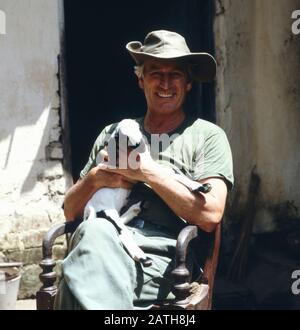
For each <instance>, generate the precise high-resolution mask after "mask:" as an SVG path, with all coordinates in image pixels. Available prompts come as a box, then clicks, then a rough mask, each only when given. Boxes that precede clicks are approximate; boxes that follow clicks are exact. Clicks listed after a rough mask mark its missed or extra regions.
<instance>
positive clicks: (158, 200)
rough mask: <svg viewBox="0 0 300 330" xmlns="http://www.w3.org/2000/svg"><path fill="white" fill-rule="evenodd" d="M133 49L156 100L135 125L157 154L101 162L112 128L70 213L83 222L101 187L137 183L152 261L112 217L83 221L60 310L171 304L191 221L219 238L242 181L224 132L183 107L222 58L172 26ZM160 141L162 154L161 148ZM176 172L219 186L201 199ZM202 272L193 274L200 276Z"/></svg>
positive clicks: (68, 203) (74, 194)
mask: <svg viewBox="0 0 300 330" xmlns="http://www.w3.org/2000/svg"><path fill="white" fill-rule="evenodd" d="M126 48H127V50H128V51H129V53H130V55H131V56H132V57H133V59H134V60H135V62H136V67H135V73H136V74H137V76H138V84H139V87H140V88H141V89H143V91H144V94H145V98H146V102H147V111H146V114H145V116H144V117H142V118H139V119H136V121H137V122H138V123H139V124H140V129H141V131H142V133H143V134H144V136H145V138H146V139H147V140H148V143H149V145H150V147H151V153H149V152H144V153H140V154H138V156H139V157H138V164H139V166H138V167H136V168H130V167H128V168H125V169H124V168H122V169H121V168H111V167H108V166H104V165H103V164H102V165H101V164H100V166H97V165H99V164H98V163H97V155H98V154H99V152H100V151H101V152H102V153H103V152H105V151H104V148H105V139H106V136H107V135H108V134H110V132H112V131H113V129H114V127H116V126H115V124H113V125H110V126H108V127H106V128H104V130H103V131H102V133H101V134H100V135H99V137H98V138H97V140H96V142H95V144H94V147H93V149H92V151H91V154H90V158H89V161H88V163H87V164H86V166H85V167H84V169H83V170H82V171H81V174H80V176H81V178H80V180H78V182H77V183H76V184H75V185H74V186H73V187H72V188H71V189H70V190H69V191H68V192H67V194H66V197H65V203H64V211H65V216H66V219H67V220H68V221H72V220H73V219H76V218H78V217H82V214H83V210H84V207H85V205H86V203H87V201H88V200H89V199H90V198H91V196H92V195H93V194H94V193H95V192H96V191H97V190H98V189H99V188H101V187H124V188H132V187H133V192H134V191H135V193H136V195H135V196H140V198H141V199H143V200H146V201H147V207H145V208H144V209H143V210H142V212H141V213H140V214H139V215H138V217H136V218H135V219H133V220H132V221H131V222H130V223H129V224H128V226H127V227H128V228H130V230H131V231H132V232H133V237H134V239H135V241H136V243H137V244H138V245H139V246H140V247H141V248H142V250H143V251H144V252H145V253H146V255H147V256H148V257H149V258H150V259H151V260H152V263H151V265H149V264H148V265H143V264H141V263H138V262H136V261H134V260H133V259H132V258H131V257H130V256H129V255H128V253H127V252H126V250H125V249H124V248H123V246H122V244H121V242H120V239H119V237H118V233H117V231H116V228H115V227H114V225H113V224H112V223H111V222H109V221H107V220H106V219H99V221H94V222H88V221H86V222H83V223H82V224H81V225H80V227H79V228H78V229H77V231H76V232H75V234H74V236H73V241H72V250H71V252H70V253H69V255H68V257H67V258H66V259H65V260H64V263H63V279H62V281H61V283H60V288H59V294H58V296H57V299H56V308H62V309H77V308H83V309H112V310H113V309H132V308H149V307H151V305H152V304H153V303H154V302H157V300H167V299H172V298H173V297H174V296H173V294H172V293H171V288H172V280H171V276H170V270H171V269H172V266H173V265H174V252H175V245H176V238H177V235H178V233H179V231H180V230H181V229H182V228H183V227H184V226H186V224H188V223H191V224H196V225H198V226H199V228H201V229H202V230H204V231H207V232H212V231H213V230H214V229H215V228H216V225H217V224H218V223H219V222H220V221H221V218H222V215H223V212H224V208H225V200H226V195H227V189H228V187H229V188H230V187H231V186H232V184H233V174H232V158H231V151H230V147H229V144H228V141H227V138H226V135H225V133H224V131H223V130H222V129H221V128H220V127H218V126H216V125H214V124H212V123H209V122H207V121H204V120H202V119H198V118H194V117H192V116H189V115H187V114H186V113H185V111H184V103H185V98H186V95H187V93H188V92H189V91H190V90H191V88H192V84H193V83H194V82H208V81H212V80H213V79H214V76H215V73H216V62H215V60H214V58H213V57H212V56H211V55H209V54H207V53H192V52H191V51H190V50H189V48H188V46H187V45H186V42H185V39H184V38H183V37H182V36H181V35H179V34H177V33H175V32H171V31H165V30H160V31H153V32H150V33H149V34H148V35H147V36H146V38H145V41H144V44H142V43H141V42H138V41H133V42H130V43H128V44H127V45H126ZM155 138H156V140H155ZM165 138H167V140H168V141H169V143H168V144H164V141H165V140H164V139H165ZM157 139H158V142H159V143H158V144H157V145H156V147H157V148H156V147H155V146H154V147H153V148H152V146H153V144H154V143H153V141H156V142H157ZM167 169H172V170H174V171H175V172H180V173H182V174H184V175H185V176H186V177H188V178H189V180H191V181H193V182H195V183H197V182H199V183H202V184H210V187H211V190H210V191H209V192H207V193H206V194H204V193H201V192H200V193H199V192H197V193H195V192H193V191H191V189H189V187H188V186H185V185H183V184H181V183H180V182H178V181H176V180H174V178H173V177H172V176H171V175H168V173H170V172H169V171H167ZM137 187H138V188H137ZM191 262H192V263H193V262H194V260H193V258H191ZM198 266H199V265H198ZM198 266H197V267H198ZM197 267H196V269H195V273H194V276H197V275H199V269H197Z"/></svg>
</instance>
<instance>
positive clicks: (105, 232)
mask: <svg viewBox="0 0 300 330" xmlns="http://www.w3.org/2000/svg"><path fill="white" fill-rule="evenodd" d="M128 228H130V229H131V230H132V232H133V236H134V240H135V241H136V242H137V244H138V245H139V246H140V247H141V248H142V249H143V251H144V252H145V253H146V254H147V256H148V257H150V258H151V259H152V266H150V267H144V266H143V265H142V264H141V263H139V262H135V261H134V260H133V259H132V258H131V257H130V256H129V255H128V253H127V252H126V250H125V249H124V248H123V246H122V243H121V241H120V239H119V236H118V232H117V230H116V228H115V227H114V225H113V224H112V223H111V222H109V221H107V220H106V219H100V218H97V219H94V220H90V221H84V222H83V223H81V224H80V226H79V227H78V228H77V230H76V232H75V233H74V235H73V237H72V242H71V251H70V253H69V254H68V256H67V257H66V259H65V260H64V261H63V268H62V269H63V277H62V280H61V282H60V284H59V288H58V294H57V296H56V300H55V309H102V310H104V309H105V310H125V309H147V308H150V307H151V306H152V304H153V303H154V302H157V301H161V300H166V299H173V298H174V295H173V294H172V293H171V288H172V278H171V275H170V272H171V271H172V269H173V268H174V255H175V245H176V239H175V237H172V236H170V235H166V234H165V233H163V232H161V231H159V230H157V229H156V230H155V229H154V228H149V227H148V228H147V229H145V228H143V229H136V228H131V227H128Z"/></svg>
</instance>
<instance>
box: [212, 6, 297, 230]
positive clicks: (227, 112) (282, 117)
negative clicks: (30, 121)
mask: <svg viewBox="0 0 300 330" xmlns="http://www.w3.org/2000/svg"><path fill="white" fill-rule="evenodd" d="M295 9H300V1H299V0H277V1H274V0H263V1H261V0H251V1H248V0H234V1H233V0H232V1H231V0H217V1H216V18H215V44H216V57H217V61H218V63H219V71H218V77H217V118H218V123H219V124H220V125H221V126H222V127H224V128H225V130H226V132H227V134H228V137H229V140H230V143H231V146H232V151H233V158H234V169H235V178H236V187H235V190H234V192H233V196H232V199H231V203H232V205H233V207H232V208H231V212H230V216H231V217H232V218H233V219H234V218H236V219H238V220H239V221H240V220H242V219H243V218H244V217H245V211H246V208H247V205H249V196H250V194H249V192H248V189H249V180H250V177H251V171H252V169H253V168H255V170H254V172H255V173H256V175H257V176H258V177H259V178H260V188H259V191H258V193H257V195H258V198H257V200H256V201H255V203H256V204H253V205H255V207H256V210H255V227H254V231H255V232H262V231H273V230H275V229H276V228H278V227H277V224H278V223H279V224H280V225H282V224H283V222H284V221H288V219H292V218H298V219H299V217H300V214H299V207H300V189H299V182H300V152H299V141H300V76H299V72H300V55H299V54H300V35H298V36H296V35H293V34H292V31H291V25H292V22H293V21H292V19H291V15H292V12H293V11H294V10H295ZM250 198H251V197H250ZM250 205H251V201H250ZM278 221H279V222H278Z"/></svg>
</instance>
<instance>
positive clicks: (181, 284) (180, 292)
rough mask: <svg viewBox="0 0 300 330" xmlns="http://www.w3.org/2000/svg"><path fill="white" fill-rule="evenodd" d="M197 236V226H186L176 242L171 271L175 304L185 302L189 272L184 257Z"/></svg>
mask: <svg viewBox="0 0 300 330" xmlns="http://www.w3.org/2000/svg"><path fill="white" fill-rule="evenodd" d="M197 236H198V227H197V226H194V225H190V226H187V227H185V228H183V229H182V230H181V232H180V233H179V235H178V238H177V243H176V267H175V269H174V270H173V271H172V275H173V278H174V287H173V288H174V289H173V293H174V294H175V297H176V303H175V304H176V305H178V306H180V305H182V304H185V303H186V300H187V297H188V295H189V291H190V283H189V282H190V275H191V274H190V272H189V270H188V268H187V264H186V258H187V253H188V246H189V243H190V241H191V240H192V239H194V238H196V237H197Z"/></svg>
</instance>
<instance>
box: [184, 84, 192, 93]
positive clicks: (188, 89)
mask: <svg viewBox="0 0 300 330" xmlns="http://www.w3.org/2000/svg"><path fill="white" fill-rule="evenodd" d="M192 87H193V83H192V82H189V83H188V84H187V85H186V91H187V92H189V91H190V90H191V89H192Z"/></svg>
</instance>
